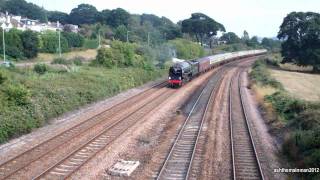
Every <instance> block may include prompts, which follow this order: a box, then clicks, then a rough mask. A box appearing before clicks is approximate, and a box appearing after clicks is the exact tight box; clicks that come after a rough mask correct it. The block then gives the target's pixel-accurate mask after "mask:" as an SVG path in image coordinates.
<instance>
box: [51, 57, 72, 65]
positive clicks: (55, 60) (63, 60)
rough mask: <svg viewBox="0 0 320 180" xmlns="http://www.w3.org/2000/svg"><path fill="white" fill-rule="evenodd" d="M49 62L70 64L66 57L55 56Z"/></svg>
mask: <svg viewBox="0 0 320 180" xmlns="http://www.w3.org/2000/svg"><path fill="white" fill-rule="evenodd" d="M51 64H64V65H68V64H71V62H70V61H67V60H66V59H64V58H55V59H54V60H53V61H52V62H51Z"/></svg>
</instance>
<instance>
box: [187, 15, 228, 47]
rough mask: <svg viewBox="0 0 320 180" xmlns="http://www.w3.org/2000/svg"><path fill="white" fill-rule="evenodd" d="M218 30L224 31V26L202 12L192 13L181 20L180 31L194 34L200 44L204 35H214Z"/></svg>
mask: <svg viewBox="0 0 320 180" xmlns="http://www.w3.org/2000/svg"><path fill="white" fill-rule="evenodd" d="M218 31H223V32H225V28H224V26H223V25H222V24H220V23H218V22H216V21H215V20H213V19H212V18H210V17H208V16H207V15H205V14H202V13H193V14H192V15H191V18H189V19H185V20H183V21H182V32H184V33H189V34H190V35H192V36H193V35H194V36H195V37H196V39H197V41H198V42H200V43H201V45H203V41H204V38H205V37H211V36H215V35H217V32H218Z"/></svg>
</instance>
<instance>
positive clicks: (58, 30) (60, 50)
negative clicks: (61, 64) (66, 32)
mask: <svg viewBox="0 0 320 180" xmlns="http://www.w3.org/2000/svg"><path fill="white" fill-rule="evenodd" d="M57 25H58V34H59V56H60V58H61V57H62V55H61V34H60V29H59V25H60V24H59V21H58V22H57Z"/></svg>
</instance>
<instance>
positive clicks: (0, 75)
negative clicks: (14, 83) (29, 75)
mask: <svg viewBox="0 0 320 180" xmlns="http://www.w3.org/2000/svg"><path fill="white" fill-rule="evenodd" d="M6 80H7V77H5V76H4V74H3V73H2V72H0V84H3V83H4V82H5V81H6Z"/></svg>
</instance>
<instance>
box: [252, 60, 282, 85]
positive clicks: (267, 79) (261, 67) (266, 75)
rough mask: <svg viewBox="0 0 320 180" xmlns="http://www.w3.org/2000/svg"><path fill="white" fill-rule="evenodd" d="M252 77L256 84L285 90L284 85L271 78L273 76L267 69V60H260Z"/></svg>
mask: <svg viewBox="0 0 320 180" xmlns="http://www.w3.org/2000/svg"><path fill="white" fill-rule="evenodd" d="M250 77H251V79H253V80H254V81H255V82H256V83H259V84H261V85H263V86H271V87H274V88H278V89H283V86H282V84H281V83H280V82H278V81H277V80H276V79H274V78H272V77H271V74H270V72H269V71H268V69H267V64H266V60H261V59H259V60H258V61H256V62H255V63H254V64H253V66H252V71H251V73H250Z"/></svg>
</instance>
